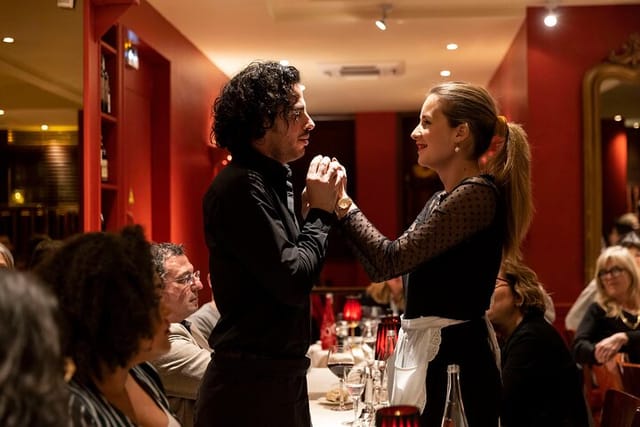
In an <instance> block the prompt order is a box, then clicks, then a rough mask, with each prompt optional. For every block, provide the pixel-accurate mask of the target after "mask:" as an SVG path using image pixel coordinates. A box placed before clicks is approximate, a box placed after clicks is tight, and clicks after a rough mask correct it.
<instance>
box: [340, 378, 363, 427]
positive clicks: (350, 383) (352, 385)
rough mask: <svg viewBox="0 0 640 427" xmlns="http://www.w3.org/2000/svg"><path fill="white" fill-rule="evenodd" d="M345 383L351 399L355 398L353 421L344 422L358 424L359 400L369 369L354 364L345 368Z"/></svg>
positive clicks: (351, 424)
mask: <svg viewBox="0 0 640 427" xmlns="http://www.w3.org/2000/svg"><path fill="white" fill-rule="evenodd" d="M344 381H345V385H346V386H347V391H348V392H349V396H351V400H353V421H346V422H344V423H343V424H345V425H350V426H356V425H358V424H359V423H358V402H360V398H361V396H362V393H363V392H364V388H365V386H366V384H367V370H366V368H365V367H364V366H353V367H351V368H346V369H345V378H344Z"/></svg>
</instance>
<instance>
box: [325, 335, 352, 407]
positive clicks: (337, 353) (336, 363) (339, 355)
mask: <svg viewBox="0 0 640 427" xmlns="http://www.w3.org/2000/svg"><path fill="white" fill-rule="evenodd" d="M354 361H355V359H354V357H353V354H352V353H351V347H350V346H349V345H348V344H338V345H332V346H331V347H329V356H328V357H327V367H328V368H329V370H330V371H331V372H332V373H333V374H334V375H335V376H337V377H338V378H340V407H339V409H340V410H341V411H344V410H345V409H346V408H345V406H344V379H345V375H346V374H347V372H348V369H349V368H352V367H353V364H354Z"/></svg>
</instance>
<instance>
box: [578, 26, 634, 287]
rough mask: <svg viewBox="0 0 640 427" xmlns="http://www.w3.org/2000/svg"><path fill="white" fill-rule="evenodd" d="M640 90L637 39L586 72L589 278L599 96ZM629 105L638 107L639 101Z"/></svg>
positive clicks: (597, 182)
mask: <svg viewBox="0 0 640 427" xmlns="http://www.w3.org/2000/svg"><path fill="white" fill-rule="evenodd" d="M619 85H624V86H626V87H630V86H631V85H632V86H633V87H634V88H635V87H636V86H637V87H638V88H640V35H639V34H632V35H631V36H630V37H629V40H628V41H627V42H626V43H624V44H623V46H622V48H621V49H619V50H617V51H614V52H612V53H611V54H610V55H609V58H608V60H607V62H605V63H602V64H599V65H597V66H595V67H594V68H592V69H591V70H589V71H588V72H587V73H586V74H585V77H584V80H583V85H582V97H583V130H584V144H583V161H584V171H583V182H584V184H583V186H584V239H585V240H584V271H585V279H586V281H588V280H590V279H591V278H592V277H593V269H594V266H595V262H596V260H597V258H598V255H599V254H600V251H601V250H602V237H603V224H602V221H603V215H602V199H603V198H602V190H603V181H602V179H603V170H602V138H601V131H602V129H601V117H602V110H603V104H602V100H603V92H605V91H606V90H608V89H610V88H611V87H614V86H619ZM632 104H635V105H637V106H638V107H640V99H639V100H636V101H635V102H634V103H633V102H632Z"/></svg>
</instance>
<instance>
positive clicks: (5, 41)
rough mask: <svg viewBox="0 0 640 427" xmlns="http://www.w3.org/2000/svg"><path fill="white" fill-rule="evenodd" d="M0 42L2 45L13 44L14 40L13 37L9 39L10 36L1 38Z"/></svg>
mask: <svg viewBox="0 0 640 427" xmlns="http://www.w3.org/2000/svg"><path fill="white" fill-rule="evenodd" d="M2 41H3V42H4V43H13V42H15V41H16V40H15V39H14V38H13V37H11V36H5V37H3V38H2Z"/></svg>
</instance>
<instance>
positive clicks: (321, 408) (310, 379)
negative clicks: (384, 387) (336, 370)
mask: <svg viewBox="0 0 640 427" xmlns="http://www.w3.org/2000/svg"><path fill="white" fill-rule="evenodd" d="M338 384H339V380H338V377H336V376H335V375H333V374H332V373H331V371H330V370H329V368H326V367H320V368H318V367H316V368H314V367H312V368H309V371H308V372H307V389H308V393H309V410H310V411H311V423H312V425H313V427H340V426H343V425H344V424H343V423H345V422H349V421H352V420H353V406H352V405H351V404H349V405H348V406H347V408H348V410H342V411H340V410H337V409H338V406H337V405H332V404H328V403H327V402H326V398H325V396H326V393H327V391H329V390H331V389H332V388H335V387H338Z"/></svg>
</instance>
